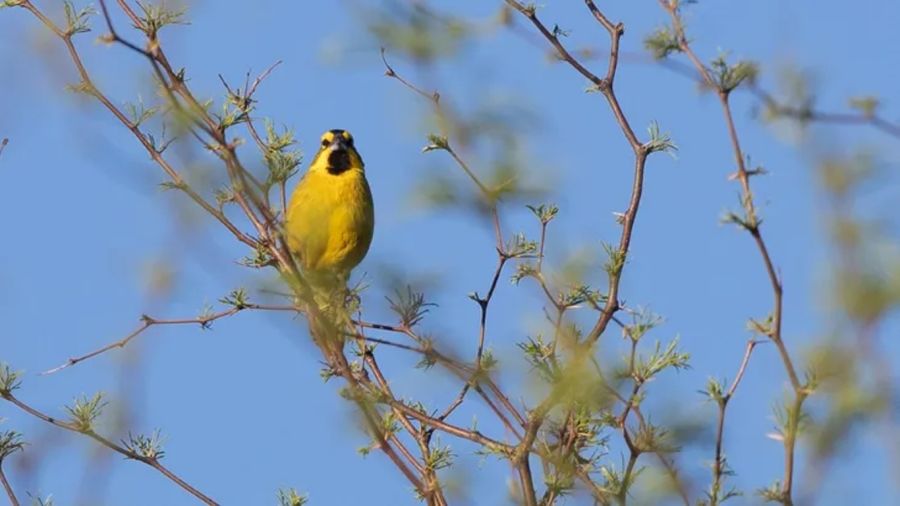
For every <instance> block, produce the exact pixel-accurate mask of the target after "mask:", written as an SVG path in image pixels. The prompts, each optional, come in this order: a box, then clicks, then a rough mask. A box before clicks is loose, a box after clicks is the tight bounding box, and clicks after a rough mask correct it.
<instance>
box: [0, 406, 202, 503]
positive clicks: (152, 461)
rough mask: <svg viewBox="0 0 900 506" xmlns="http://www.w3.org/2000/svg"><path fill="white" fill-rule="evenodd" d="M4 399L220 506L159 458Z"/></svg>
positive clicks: (195, 495) (198, 497) (197, 496)
mask: <svg viewBox="0 0 900 506" xmlns="http://www.w3.org/2000/svg"><path fill="white" fill-rule="evenodd" d="M2 397H3V399H5V400H6V401H8V402H10V403H11V404H13V405H14V406H16V407H17V408H19V409H20V410H22V411H24V412H25V413H28V414H29V415H31V416H33V417H35V418H38V419H40V420H43V421H45V422H47V423H49V424H51V425H55V426H57V427H59V428H61V429H65V430H68V431H70V432H75V433H78V434H82V435H84V436H87V437H89V438H91V439H93V440H94V441H96V442H97V443H100V444H101V445H103V446H105V447H106V448H108V449H110V450H112V451H114V452H116V453H119V454H121V455H122V456H124V457H125V458H128V459H131V460H136V461H138V462H141V463H143V464H146V465H148V466H150V467H152V468H153V469H156V471H157V472H159V473H160V474H162V475H163V476H165V477H166V478H168V479H169V480H170V481H172V482H173V483H175V484H176V485H178V486H179V487H181V488H182V489H184V490H185V491H187V492H188V493H189V494H191V495H193V496H194V497H196V498H197V499H200V500H201V501H202V502H203V503H205V504H207V505H209V506H218V503H217V502H215V501H214V500H212V499H210V498H209V497H208V496H206V495H205V494H203V493H202V492H200V491H199V490H197V489H196V488H194V487H193V486H192V485H191V484H189V483H188V482H186V481H184V480H183V479H182V478H180V477H179V476H178V475H176V474H175V473H173V472H172V471H171V470H169V469H168V468H166V467H165V466H163V465H162V464H161V463H160V462H159V459H158V458H156V457H146V456H144V455H141V454H139V453H136V452H134V451H131V450H129V449H128V448H125V447H124V446H121V445H118V444H116V443H114V442H112V441H110V440H109V439H106V438H104V437H103V436H101V435H99V434H97V433H96V432H94V431H93V430H87V431H85V430H82V429H80V428H78V427H77V426H75V425H73V424H71V423H69V422H65V421H62V420H58V419H56V418H54V417H52V416H49V415H46V414H44V413H42V412H41V411H38V410H37V409H34V408H32V407H31V406H29V405H28V404H26V403H24V402H22V401H21V400H20V399H19V398H17V397H16V396H14V395H13V394H12V393H10V392H5V393H4V394H3V395H2Z"/></svg>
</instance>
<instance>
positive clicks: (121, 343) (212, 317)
mask: <svg viewBox="0 0 900 506" xmlns="http://www.w3.org/2000/svg"><path fill="white" fill-rule="evenodd" d="M247 309H258V310H270V311H296V310H297V309H296V308H295V307H293V306H267V305H260V304H245V305H237V306H234V307H232V308H230V309H226V310H224V311H219V312H218V313H212V314H208V315H202V316H198V317H196V318H178V319H169V320H162V319H157V318H154V317H151V316H148V315H141V318H140V320H141V324H140V325H139V326H138V327H137V328H136V329H135V330H134V331H132V332H131V333H130V334H128V335H127V336H125V337H123V338H122V339H119V340H118V341H113V342H111V343H109V344H107V345H105V346H103V347H101V348H98V349H96V350H94V351H92V352H90V353H85V354H84V355H80V356H77V357H71V358H69V359H68V360H66V362H65V363H64V364H62V365H59V366H57V367H54V368H53V369H50V370H47V371H44V372H42V373H41V375H48V374H53V373H55V372H59V371H61V370H63V369H66V368H68V367H72V366H73V365H75V364H78V363H79V362H83V361H85V360H88V359H91V358H94V357H96V356H97V355H102V354H103V353H106V352H107V351H110V350H113V349H115V348H124V347H125V346H126V345H127V344H128V343H130V342H131V341H132V340H133V339H134V338H136V337H138V336H140V335H141V334H142V333H144V331H145V330H147V329H149V328H150V327H153V326H156V325H200V327H202V328H208V327H209V325H210V324H211V323H212V322H214V321H216V320H221V319H222V318H227V317H229V316H233V315H236V314H238V313H240V312H241V311H244V310H247Z"/></svg>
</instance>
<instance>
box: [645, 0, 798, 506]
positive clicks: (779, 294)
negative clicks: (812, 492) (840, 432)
mask: <svg viewBox="0 0 900 506" xmlns="http://www.w3.org/2000/svg"><path fill="white" fill-rule="evenodd" d="M659 3H660V5H661V6H662V7H663V9H665V10H666V11H667V12H668V13H669V17H670V18H671V19H672V25H673V28H674V31H675V36H676V38H677V40H678V44H679V48H680V49H681V51H682V52H683V53H685V54H686V55H687V57H688V59H689V60H690V61H691V62H692V63H693V65H694V67H695V69H696V70H697V72H698V73H699V74H700V76H701V77H702V78H703V81H704V82H705V83H707V84H708V85H709V86H710V87H711V88H713V89H715V90H716V93H717V96H718V98H719V102H720V104H721V106H722V112H723V114H724V116H725V124H726V127H727V130H728V137H729V139H730V141H731V146H732V151H733V154H734V160H735V164H736V165H737V173H736V175H735V177H736V179H737V180H738V181H739V182H740V186H741V202H742V204H743V207H744V212H745V214H746V218H745V221H746V223H744V224H743V226H744V228H745V229H747V231H748V232H749V233H750V235H751V236H752V237H753V240H754V242H755V243H756V246H757V249H758V250H759V253H760V256H761V257H762V260H763V265H764V267H765V271H766V275H767V276H768V278H769V284H770V285H771V289H772V298H773V306H774V308H773V311H772V323H771V325H770V326H769V328H768V329H766V335H767V336H768V337H769V339H771V341H772V342H773V343H774V344H775V346H776V348H777V349H778V353H779V354H780V355H781V360H782V363H783V365H784V368H785V371H786V372H787V375H788V379H789V380H790V382H791V387H792V389H793V391H794V401H793V403H792V408H791V409H792V410H793V411H792V412H793V413H794V416H792V417H791V422H792V423H791V424H790V427H788V428H787V431H786V432H788V433H787V434H785V437H784V449H785V469H784V480H783V483H782V495H783V500H784V501H785V502H786V504H788V505H790V504H792V502H793V499H792V497H791V495H792V493H791V492H792V488H793V479H794V448H795V446H796V440H797V437H796V436H797V434H796V430H797V428H798V424H799V418H800V416H799V414H800V409H801V408H802V405H803V401H804V400H805V398H806V396H807V395H808V394H807V392H806V391H805V388H804V387H803V385H802V384H801V382H800V379H799V377H798V375H797V372H796V370H795V367H794V363H793V361H792V359H791V357H790V354H789V352H788V350H787V347H786V346H785V344H784V341H783V339H782V334H781V328H782V309H783V297H784V290H783V287H782V284H781V279H780V278H779V276H778V274H777V272H776V269H775V265H774V262H773V261H772V258H771V255H770V253H769V249H768V246H767V244H766V242H765V240H764V239H763V235H762V231H761V229H760V221H759V219H758V217H757V214H756V207H755V204H754V201H753V192H752V190H751V187H750V176H751V173H750V171H748V170H747V168H746V163H745V156H744V152H743V150H742V149H741V144H740V138H739V136H738V133H737V128H736V127H735V123H734V118H733V115H732V113H731V103H730V100H729V99H730V92H731V90H729V89H725V88H722V87H721V86H720V85H718V84H716V81H715V79H713V77H712V75H711V73H710V71H709V69H708V68H707V67H706V66H705V65H704V64H703V63H702V62H701V60H700V58H699V57H698V56H697V54H696V53H695V52H694V50H693V48H692V47H691V45H690V43H689V41H688V38H687V35H686V34H685V30H684V25H683V23H682V20H681V15H680V13H679V8H678V4H677V3H675V2H672V1H671V0H659ZM736 379H737V378H736ZM735 387H736V386H735Z"/></svg>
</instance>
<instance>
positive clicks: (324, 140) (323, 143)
mask: <svg viewBox="0 0 900 506" xmlns="http://www.w3.org/2000/svg"><path fill="white" fill-rule="evenodd" d="M322 147H323V148H327V147H328V139H322Z"/></svg>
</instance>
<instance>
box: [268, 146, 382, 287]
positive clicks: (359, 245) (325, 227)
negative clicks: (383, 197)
mask: <svg viewBox="0 0 900 506" xmlns="http://www.w3.org/2000/svg"><path fill="white" fill-rule="evenodd" d="M284 227H285V235H286V238H287V244H288V248H289V249H290V250H291V253H292V254H293V255H294V256H295V258H297V259H298V260H299V262H300V265H301V266H302V267H303V269H304V271H306V272H307V274H308V275H310V278H311V281H314V282H315V280H316V279H318V280H322V281H324V280H329V279H335V278H336V279H337V280H340V281H342V282H346V279H347V277H348V276H349V275H350V271H351V270H352V269H353V268H354V267H356V266H357V264H359V263H360V262H361V261H362V259H363V257H365V256H366V253H367V252H368V251H369V244H371V242H372V233H373V230H374V228H375V208H374V205H373V202H372V192H371V190H370V189H369V183H368V181H366V173H365V169H364V164H363V161H362V158H361V157H360V156H359V152H357V151H356V148H355V147H354V146H353V136H351V135H350V133H349V132H347V131H345V130H329V131H327V132H325V133H324V134H323V135H322V140H321V146H320V147H319V151H318V153H316V156H315V158H313V161H312V163H311V164H310V166H309V169H308V170H307V171H306V174H305V175H304V176H303V178H302V179H301V180H300V182H299V183H298V184H297V188H296V189H295V190H294V193H293V195H291V200H290V203H289V204H288V207H287V213H286V217H285V225H284Z"/></svg>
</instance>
